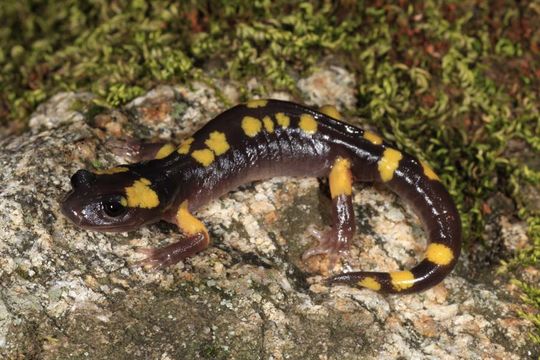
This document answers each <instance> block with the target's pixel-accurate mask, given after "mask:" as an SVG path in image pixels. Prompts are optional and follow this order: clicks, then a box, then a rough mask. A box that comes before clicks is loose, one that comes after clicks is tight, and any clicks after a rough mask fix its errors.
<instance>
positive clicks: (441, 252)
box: [426, 243, 454, 265]
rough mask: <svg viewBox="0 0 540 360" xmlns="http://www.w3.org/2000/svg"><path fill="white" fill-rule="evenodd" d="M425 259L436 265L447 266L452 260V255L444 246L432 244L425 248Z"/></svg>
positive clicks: (450, 250)
mask: <svg viewBox="0 0 540 360" xmlns="http://www.w3.org/2000/svg"><path fill="white" fill-rule="evenodd" d="M426 258H427V259H428V260H429V261H431V262H432V263H434V264H436V265H448V264H450V263H451V262H452V260H454V253H453V252H452V249H450V248H449V247H448V246H446V245H444V244H438V243H432V244H429V245H428V247H427V250H426Z"/></svg>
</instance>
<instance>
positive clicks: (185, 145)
mask: <svg viewBox="0 0 540 360" xmlns="http://www.w3.org/2000/svg"><path fill="white" fill-rule="evenodd" d="M193 141H195V139H194V138H192V137H190V138H187V139H185V140H184V141H182V143H180V146H179V147H178V150H177V151H178V153H179V154H184V155H185V154H187V153H189V149H190V147H191V144H192V143H193Z"/></svg>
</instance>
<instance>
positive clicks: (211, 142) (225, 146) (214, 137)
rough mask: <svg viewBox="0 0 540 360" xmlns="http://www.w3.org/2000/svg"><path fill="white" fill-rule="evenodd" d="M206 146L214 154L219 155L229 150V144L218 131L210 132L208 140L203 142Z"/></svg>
mask: <svg viewBox="0 0 540 360" xmlns="http://www.w3.org/2000/svg"><path fill="white" fill-rule="evenodd" d="M204 143H205V144H206V146H208V147H209V148H210V150H212V151H213V152H214V153H215V154H216V155H221V154H224V153H226V152H227V150H229V148H230V146H229V143H228V142H227V138H226V137H225V134H224V133H222V132H219V131H214V132H211V133H210V136H209V137H208V140H206V141H205V142H204Z"/></svg>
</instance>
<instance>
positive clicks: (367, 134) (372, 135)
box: [364, 131, 383, 145]
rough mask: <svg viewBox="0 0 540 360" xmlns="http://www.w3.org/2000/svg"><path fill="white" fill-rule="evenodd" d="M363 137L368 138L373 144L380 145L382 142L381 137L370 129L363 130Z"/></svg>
mask: <svg viewBox="0 0 540 360" xmlns="http://www.w3.org/2000/svg"><path fill="white" fill-rule="evenodd" d="M364 139H366V140H368V141H369V142H371V143H372V144H374V145H381V144H382V142H383V140H382V137H380V136H379V135H377V134H375V133H373V132H371V131H364Z"/></svg>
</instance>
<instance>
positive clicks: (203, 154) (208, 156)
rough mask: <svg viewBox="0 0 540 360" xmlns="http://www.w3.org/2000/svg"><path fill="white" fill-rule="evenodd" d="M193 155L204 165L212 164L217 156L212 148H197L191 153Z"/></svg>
mask: <svg viewBox="0 0 540 360" xmlns="http://www.w3.org/2000/svg"><path fill="white" fill-rule="evenodd" d="M191 156H192V157H193V158H194V159H195V160H197V161H198V162H199V163H201V164H202V165H203V166H208V165H210V164H211V163H213V162H214V159H215V158H216V157H215V156H214V153H213V152H212V150H210V149H202V150H195V151H193V152H192V153H191Z"/></svg>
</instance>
